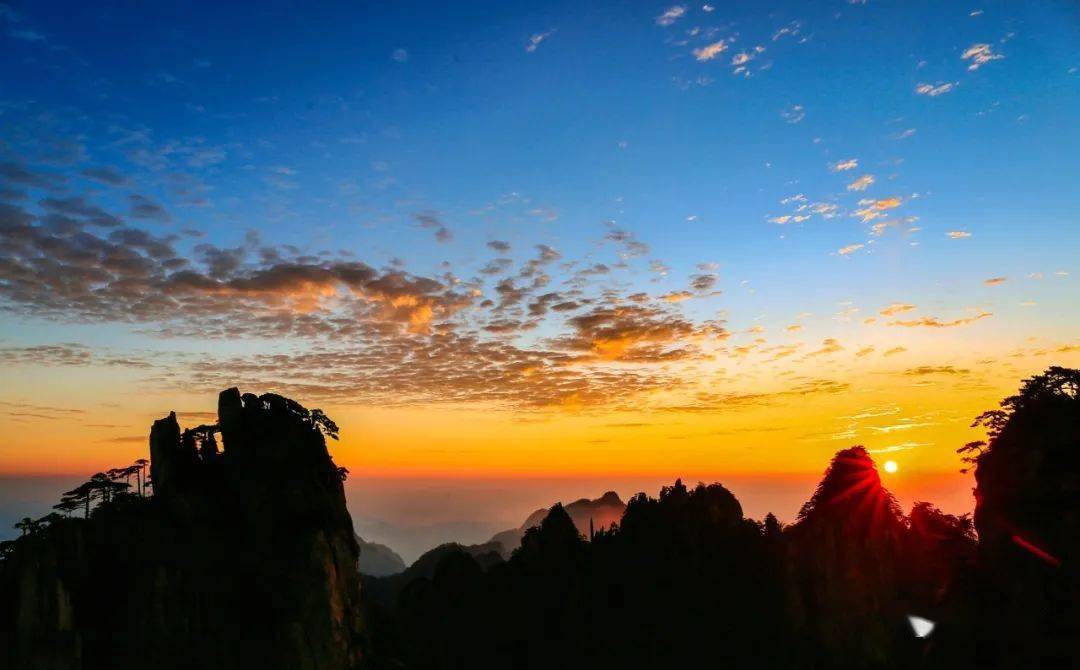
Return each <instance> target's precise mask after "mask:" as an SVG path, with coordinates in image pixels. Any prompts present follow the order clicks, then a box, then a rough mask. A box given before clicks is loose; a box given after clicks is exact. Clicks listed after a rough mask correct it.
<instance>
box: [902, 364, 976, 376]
mask: <svg viewBox="0 0 1080 670" xmlns="http://www.w3.org/2000/svg"><path fill="white" fill-rule="evenodd" d="M967 374H971V370H968V369H967V368H958V367H955V366H952V365H937V366H935V365H920V366H919V367H917V368H908V369H907V370H904V376H906V377H925V376H928V375H967Z"/></svg>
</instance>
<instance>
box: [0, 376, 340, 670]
mask: <svg viewBox="0 0 1080 670" xmlns="http://www.w3.org/2000/svg"><path fill="white" fill-rule="evenodd" d="M218 409H219V423H218V424H216V425H212V426H200V427H198V428H196V429H192V430H188V431H183V432H181V430H180V426H179V425H178V423H177V421H176V416H175V414H170V415H169V416H168V417H166V418H164V419H160V420H158V421H156V422H154V425H153V428H152V429H151V433H150V452H151V457H152V463H151V478H152V481H153V487H154V491H155V493H154V495H153V497H151V498H143V497H139V496H135V495H126V496H118V497H116V498H115V499H114V500H112V501H111V502H110V503H108V504H104V505H101V506H100V507H99V508H98V509H96V510H95V511H94V513H93V514H91V515H90V518H89V519H86V520H83V519H64V520H59V521H56V522H54V523H53V524H52V525H51V526H50V527H49V528H47V529H45V530H44V531H42V532H39V533H36V534H34V535H33V536H30V537H27V538H24V539H23V540H21V541H20V542H19V543H17V546H16V547H15V548H14V550H13V551H12V552H11V553H10V555H9V556H8V558H7V559H5V560H4V562H3V563H2V564H0V606H2V608H3V610H2V612H0V635H3V636H4V639H2V642H3V644H0V647H4V650H0V660H4V659H5V658H6V660H7V663H6V665H5V663H0V665H4V666H5V667H12V668H46V669H48V668H106V667H108V668H115V667H148V668H192V667H214V668H241V667H242V668H248V667H268V668H270V667H273V668H304V669H309V668H310V669H312V670H314V669H317V668H319V669H321V668H331V669H338V668H352V667H357V666H358V665H359V661H360V651H359V642H360V633H361V631H360V578H359V573H358V572H357V561H358V557H359V556H358V547H357V543H356V540H355V538H354V535H353V529H352V520H351V519H350V517H349V513H348V511H347V510H346V507H345V496H344V491H343V488H342V483H341V476H340V474H339V472H338V469H337V468H336V467H335V465H334V463H333V461H332V460H331V458H330V456H329V454H328V452H327V449H326V443H325V440H324V437H323V432H324V431H325V432H329V433H331V434H332V432H336V426H333V423H332V422H330V421H329V420H328V419H326V418H325V417H324V416H323V415H322V414H321V413H319V412H317V411H313V412H308V411H307V410H306V409H304V408H303V407H301V406H300V405H298V404H296V403H294V402H293V401H290V400H288V399H286V398H282V397H280V396H275V395H269V394H268V395H264V396H261V397H256V396H254V395H251V394H245V395H243V396H241V395H240V393H239V392H238V391H237V390H236V389H229V390H227V391H224V392H223V393H222V394H221V396H220V398H219V405H218ZM219 435H220V438H221V439H222V441H223V443H224V449H223V450H220V451H219V449H218V445H217V438H218V436H219ZM5 654H6V657H5Z"/></svg>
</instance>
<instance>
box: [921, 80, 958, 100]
mask: <svg viewBox="0 0 1080 670" xmlns="http://www.w3.org/2000/svg"><path fill="white" fill-rule="evenodd" d="M958 85H959V84H958V82H955V81H954V82H946V83H941V82H938V83H937V84H919V85H918V86H916V87H915V92H916V93H918V94H919V95H926V96H929V97H931V98H936V97H938V96H939V95H944V94H945V93H948V92H949V91H951V90H953V89H954V88H955V87H956V86H958Z"/></svg>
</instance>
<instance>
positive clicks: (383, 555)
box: [356, 535, 407, 577]
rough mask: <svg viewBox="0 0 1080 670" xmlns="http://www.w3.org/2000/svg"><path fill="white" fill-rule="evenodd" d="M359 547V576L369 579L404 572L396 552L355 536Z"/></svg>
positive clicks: (402, 561)
mask: <svg viewBox="0 0 1080 670" xmlns="http://www.w3.org/2000/svg"><path fill="white" fill-rule="evenodd" d="M356 543H357V544H358V545H360V574H362V575H368V576H370V577H388V576H390V575H396V574H398V573H401V572H404V571H405V568H406V567H407V566H406V565H405V561H404V559H402V558H401V556H399V555H398V553H397V552H396V551H394V550H393V549H391V548H390V547H388V546H386V545H385V544H379V543H378V542H368V541H367V540H365V539H364V538H362V537H360V536H359V535H356Z"/></svg>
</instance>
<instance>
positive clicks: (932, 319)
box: [889, 311, 993, 328]
mask: <svg viewBox="0 0 1080 670" xmlns="http://www.w3.org/2000/svg"><path fill="white" fill-rule="evenodd" d="M991 316H993V313H992V312H983V311H980V312H979V313H978V314H976V315H975V316H969V317H964V318H961V319H954V320H952V321H942V320H940V319H938V318H937V317H936V316H924V317H922V318H920V319H912V320H910V321H890V322H889V325H890V326H901V327H903V328H955V327H957V326H966V325H968V324H971V323H975V322H976V321H980V320H982V319H986V318H989V317H991Z"/></svg>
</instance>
